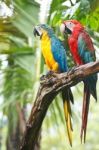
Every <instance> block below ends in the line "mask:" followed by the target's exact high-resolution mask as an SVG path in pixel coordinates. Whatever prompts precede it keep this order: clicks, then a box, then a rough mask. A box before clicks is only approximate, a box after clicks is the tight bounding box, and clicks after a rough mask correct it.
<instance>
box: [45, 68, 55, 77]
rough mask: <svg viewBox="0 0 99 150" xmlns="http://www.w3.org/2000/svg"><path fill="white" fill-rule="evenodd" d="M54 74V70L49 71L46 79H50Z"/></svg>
mask: <svg viewBox="0 0 99 150" xmlns="http://www.w3.org/2000/svg"><path fill="white" fill-rule="evenodd" d="M53 73H54V72H53V71H52V70H50V71H48V72H47V74H46V77H50V76H51V75H52V74H53Z"/></svg>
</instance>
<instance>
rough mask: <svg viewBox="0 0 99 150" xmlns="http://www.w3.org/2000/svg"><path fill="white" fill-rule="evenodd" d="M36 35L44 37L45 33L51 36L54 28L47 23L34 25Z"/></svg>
mask: <svg viewBox="0 0 99 150" xmlns="http://www.w3.org/2000/svg"><path fill="white" fill-rule="evenodd" d="M33 33H34V36H39V37H40V38H42V36H43V35H46V34H47V35H49V36H51V35H52V34H53V33H54V32H53V30H52V29H51V28H50V27H49V26H48V25H46V24H40V25H37V26H35V27H34V30H33Z"/></svg>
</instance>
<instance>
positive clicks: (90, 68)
mask: <svg viewBox="0 0 99 150" xmlns="http://www.w3.org/2000/svg"><path fill="white" fill-rule="evenodd" d="M97 72H99V61H97V62H93V63H89V64H86V65H82V66H78V67H76V68H73V69H72V70H71V71H69V72H67V73H61V74H56V73H50V74H49V75H47V76H43V77H42V79H41V82H40V87H39V90H38V93H37V97H36V100H35V102H34V105H33V107H32V110H31V114H30V117H29V120H28V122H27V125H26V132H25V134H24V137H23V141H22V144H21V146H20V150H35V144H36V141H37V139H38V135H39V132H40V129H41V126H42V122H43V120H44V117H45V116H46V112H47V110H48V107H49V105H50V104H51V102H52V101H53V99H54V98H55V96H56V95H57V94H58V93H59V92H60V91H61V90H62V89H63V88H65V87H72V86H74V85H76V84H77V83H79V82H80V81H82V80H83V79H84V78H85V77H87V76H88V75H91V74H94V73H97Z"/></svg>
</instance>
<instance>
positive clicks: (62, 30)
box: [60, 23, 65, 33]
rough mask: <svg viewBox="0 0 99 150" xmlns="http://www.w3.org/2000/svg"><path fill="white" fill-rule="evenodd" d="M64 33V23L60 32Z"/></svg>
mask: <svg viewBox="0 0 99 150" xmlns="http://www.w3.org/2000/svg"><path fill="white" fill-rule="evenodd" d="M64 31H65V25H64V24H63V23H62V24H61V26H60V32H61V33H64Z"/></svg>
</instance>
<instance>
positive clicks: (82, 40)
mask: <svg viewBox="0 0 99 150" xmlns="http://www.w3.org/2000/svg"><path fill="white" fill-rule="evenodd" d="M78 52H79V55H80V57H81V59H82V61H83V63H84V64H86V63H89V62H93V61H95V50H94V47H93V43H92V40H91V38H90V36H89V35H88V33H86V32H82V33H80V35H79V37H78Z"/></svg>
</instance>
